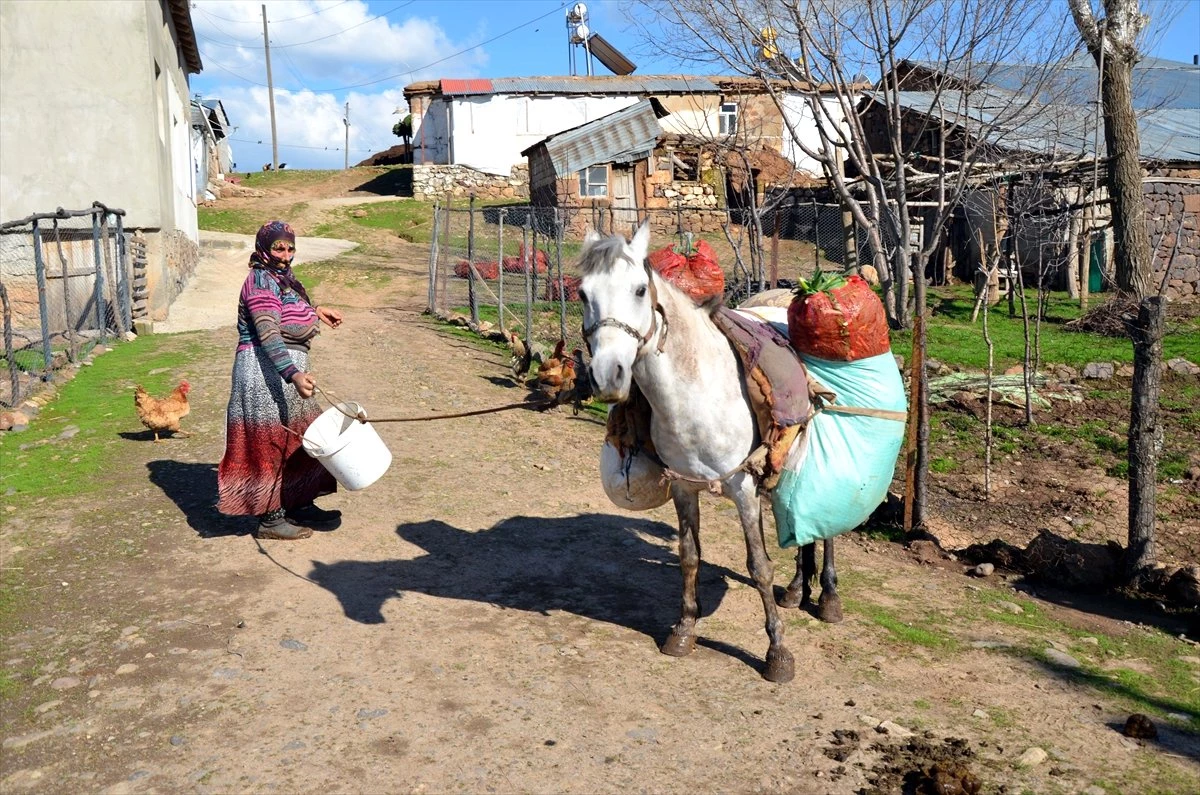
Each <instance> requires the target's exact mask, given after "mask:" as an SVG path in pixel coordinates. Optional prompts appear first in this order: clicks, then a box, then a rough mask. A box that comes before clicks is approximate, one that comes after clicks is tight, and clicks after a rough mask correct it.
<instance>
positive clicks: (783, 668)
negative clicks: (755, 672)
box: [763, 646, 796, 684]
mask: <svg viewBox="0 0 1200 795" xmlns="http://www.w3.org/2000/svg"><path fill="white" fill-rule="evenodd" d="M795 676H796V661H795V660H794V659H793V658H792V653H791V652H790V651H788V650H787V649H785V648H783V647H782V646H780V647H779V648H778V649H769V650H767V666H766V668H764V669H763V679H766V680H767V681H768V682H777V683H779V684H783V683H784V682H790V681H792V679H794V678H795Z"/></svg>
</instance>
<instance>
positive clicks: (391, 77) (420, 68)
mask: <svg viewBox="0 0 1200 795" xmlns="http://www.w3.org/2000/svg"><path fill="white" fill-rule="evenodd" d="M413 1H414V2H415V0H413ZM566 6H567V4H566V3H562V4H560V5H559V6H558V7H557V8H553V9H551V10H549V11H547V12H546V13H544V14H539V15H538V16H536V17H534V18H533V19H530V20H527V21H525V22H522V23H521V24H519V25H516V26H514V27H511V28H509V29H508V30H506V31H504V32H503V33H498V34H496V35H495V36H492V37H491V38H490V39H487V40H485V41H481V42H479V43H478V44H473V45H471V46H470V47H466V48H464V49H462V50H459V51H458V52H456V53H452V54H450V55H447V56H446V57H444V58H439V59H438V60H436V61H433V62H431V63H427V64H425V65H424V66H418V67H417V68H416V69H409V70H407V71H404V72H400V73H399V74H394V75H388V76H386V77H381V78H378V79H376V80H368V81H366V82H364V83H353V84H351V85H347V86H335V87H332V88H309V89H308V90H309V91H312V92H314V93H320V94H331V93H335V92H338V91H346V90H348V89H351V88H362V87H364V86H373V85H376V84H378V83H386V82H388V81H390V80H395V79H397V78H401V77H404V76H405V75H411V74H413V73H414V72H420V71H423V70H425V69H430V68H432V67H434V66H437V65H438V64H441V63H445V62H446V61H450V60H453V59H455V58H457V57H458V56H460V55H465V54H467V53H469V52H471V51H472V50H477V49H479V48H480V47H483V46H485V45H488V44H491V43H492V42H494V41H498V40H499V39H502V38H504V37H505V36H507V35H509V34H511V33H516V32H517V31H518V30H520V29H521V28H525V27H528V26H530V25H532V24H533V23H534V22H538V21H540V20H542V19H545V18H546V17H548V16H550V15H551V14H556V13H558V12H559V11H562V10H563V9H564V8H566ZM392 10H393V11H394V10H396V9H392ZM388 13H391V12H388ZM380 16H382V15H380ZM364 24H365V23H364ZM347 30H349V28H347ZM342 32H343V33H344V32H345V31H342ZM334 35H336V34H334ZM314 41H317V40H316V39H314ZM302 43H307V42H302ZM284 46H296V45H284ZM276 49H279V48H278V47H277V48H276ZM205 62H206V63H212V64H213V65H214V66H216V67H217V68H219V69H223V70H224V71H226V72H229V73H230V74H231V75H233V76H234V77H237V78H239V79H241V80H245V81H246V82H247V83H252V84H254V85H256V86H263V87H264V88H265V87H266V84H265V83H259V82H256V81H254V80H250V79H249V78H246V77H242V76H241V75H239V74H238V73H237V72H234V71H233V70H232V69H229V68H228V67H226V66H224V65H222V64H221V63H219V62H217V61H213V60H212V59H210V58H206V59H205Z"/></svg>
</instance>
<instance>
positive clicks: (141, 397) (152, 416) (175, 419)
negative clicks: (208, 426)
mask: <svg viewBox="0 0 1200 795" xmlns="http://www.w3.org/2000/svg"><path fill="white" fill-rule="evenodd" d="M191 390H192V385H191V384H189V383H188V382H187V381H180V382H179V386H177V387H175V389H173V390H171V394H170V395H168V396H167V397H165V398H156V397H154V396H153V395H151V394H150V393H149V392H147V391H146V390H145V389H143V388H142V385H141V384H138V385H137V387H136V388H135V389H134V392H133V405H134V407H135V408H136V409H137V415H138V419H139V420H141V421H142V425H145V426H146V427H147V428H149V429H150V430H151V431H153V432H154V441H156V442H157V441H159V438H158V435H159V434H160V433H165V432H166V431H171V432H172V433H180V434H182V435H184V436H191V434H190V433H188V432H187V431H181V430H179V420H180V419H182V418H183V417H186V416H187V415H188V412H189V411H191V407H190V406H189V405H188V392H190V391H191Z"/></svg>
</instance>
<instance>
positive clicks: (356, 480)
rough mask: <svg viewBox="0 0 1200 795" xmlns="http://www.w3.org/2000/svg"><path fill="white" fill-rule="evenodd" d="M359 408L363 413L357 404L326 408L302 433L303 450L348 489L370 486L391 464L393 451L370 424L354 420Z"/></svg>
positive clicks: (364, 414) (362, 410)
mask: <svg viewBox="0 0 1200 795" xmlns="http://www.w3.org/2000/svg"><path fill="white" fill-rule="evenodd" d="M343 411H345V412H346V413H348V414H350V415H351V416H349V417H347V416H346V414H344V413H342V412H343ZM360 411H361V412H362V413H363V416H366V411H365V410H364V409H363V407H362V406H360V405H359V404H357V403H350V402H346V403H340V404H338V406H337V407H332V408H328V409H326V410H325V412H324V413H323V414H321V416H320V417H317V418H316V419H315V420H313V423H312V425H309V426H308V430H307V431H305V432H304V441H303V445H304V452H306V453H308V454H309V455H310V456H312V457H313V458H315V459H317V460H318V461H320V462H321V465H322V466H324V467H325V469H327V470H329V474H331V475H333V476H334V477H335V478H336V479H337V482H338V483H340V484H341V485H342V486H344V487H345V488H347V489H349V490H350V491H358V490H359V489H365V488H366V487H367V486H370V485H371V484H372V483H374V482H375V481H377V480H379V478H380V477H382V476H383V473H384V472H387V470H388V467H389V466H391V465H392V452H391V451H390V450H388V449H387V445H385V444H384V443H383V439H380V438H379V434H378V433H376V432H375V429H374V428H373V427H371V423H369V422H359V421H358V420H357V419H355V417H356V416H357V415H358V413H359V412H360Z"/></svg>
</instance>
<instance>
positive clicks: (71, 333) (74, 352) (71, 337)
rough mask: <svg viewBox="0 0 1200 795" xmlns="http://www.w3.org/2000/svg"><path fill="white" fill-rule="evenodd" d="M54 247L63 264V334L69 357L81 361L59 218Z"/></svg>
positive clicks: (74, 360) (55, 224)
mask: <svg viewBox="0 0 1200 795" xmlns="http://www.w3.org/2000/svg"><path fill="white" fill-rule="evenodd" d="M54 247H55V248H56V249H57V251H58V261H59V263H61V264H62V296H63V328H64V329H65V331H64V332H63V336H64V337H65V338H66V340H67V359H69V360H70V361H71V362H72V363H74V362H77V361H79V339H78V337H77V336H76V334H75V328H74V325H75V324H74V323H73V322H72V320H71V291H70V290H69V289H68V285H69V284H70V283H71V282H70V278H71V277H70V272H69V271H68V269H67V257H66V255H65V254H63V248H62V230H61V229H59V227H58V219H57V218H55V219H54Z"/></svg>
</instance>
